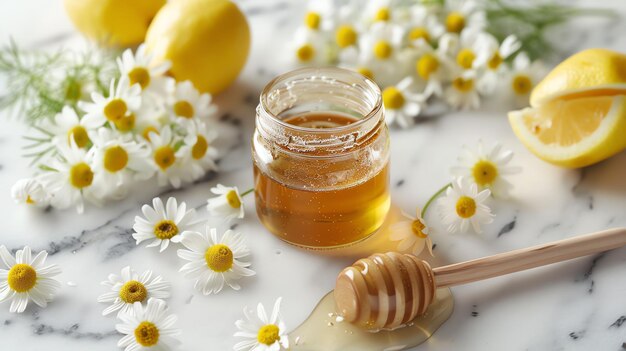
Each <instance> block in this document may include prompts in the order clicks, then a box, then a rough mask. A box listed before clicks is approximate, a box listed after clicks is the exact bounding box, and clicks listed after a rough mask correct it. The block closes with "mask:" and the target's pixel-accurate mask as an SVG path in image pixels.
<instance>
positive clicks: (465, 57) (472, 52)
mask: <svg viewBox="0 0 626 351" xmlns="http://www.w3.org/2000/svg"><path fill="white" fill-rule="evenodd" d="M488 35H489V34H486V33H484V32H482V31H480V30H476V29H474V28H466V29H464V30H463V31H462V32H461V34H460V35H456V34H451V33H446V34H445V35H444V36H445V38H444V39H443V40H446V39H447V40H448V42H449V49H448V52H450V53H451V54H453V55H454V60H455V62H456V64H457V66H458V67H459V68H460V69H461V70H470V69H473V70H477V69H479V68H482V66H483V65H485V64H486V60H477V59H476V58H478V57H483V56H487V55H488V51H489V47H487V46H485V45H483V44H482V43H483V42H484V41H485V40H487V39H486V37H487V36H488ZM455 37H456V38H458V39H456V38H455Z"/></svg>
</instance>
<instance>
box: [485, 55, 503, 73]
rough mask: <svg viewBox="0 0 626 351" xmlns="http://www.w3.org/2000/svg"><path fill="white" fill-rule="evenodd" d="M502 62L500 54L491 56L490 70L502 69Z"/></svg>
mask: <svg viewBox="0 0 626 351" xmlns="http://www.w3.org/2000/svg"><path fill="white" fill-rule="evenodd" d="M502 61H503V59H502V56H500V54H499V53H498V52H496V53H495V54H493V56H491V58H490V59H489V61H487V67H489V69H492V70H495V69H497V68H498V67H500V65H501V64H502Z"/></svg>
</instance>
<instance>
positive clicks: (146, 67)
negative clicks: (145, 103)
mask: <svg viewBox="0 0 626 351" xmlns="http://www.w3.org/2000/svg"><path fill="white" fill-rule="evenodd" d="M117 66H118V68H119V70H120V72H121V73H122V76H126V77H127V78H128V79H127V80H126V82H127V84H128V85H129V86H132V85H134V84H138V85H139V86H140V87H141V90H142V91H143V92H144V93H148V95H152V97H155V96H164V95H165V94H166V93H167V92H168V90H170V89H171V87H172V85H173V84H174V82H173V80H172V78H169V77H166V76H165V72H167V70H169V69H170V67H171V62H169V61H165V62H161V63H157V62H156V61H155V60H154V57H153V55H151V54H148V53H147V52H146V45H145V44H141V45H139V47H138V48H137V51H136V52H135V54H134V55H133V52H132V50H131V49H126V50H125V51H124V52H123V53H122V56H121V57H118V58H117Z"/></svg>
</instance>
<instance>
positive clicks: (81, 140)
mask: <svg viewBox="0 0 626 351" xmlns="http://www.w3.org/2000/svg"><path fill="white" fill-rule="evenodd" d="M70 137H72V138H74V142H75V143H76V146H78V147H80V148H83V147H85V146H87V144H88V143H89V135H87V130H86V129H85V127H83V126H75V127H74V128H72V129H70V131H69V132H68V133H67V141H68V143H69V141H70Z"/></svg>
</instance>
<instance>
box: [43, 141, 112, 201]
mask: <svg viewBox="0 0 626 351" xmlns="http://www.w3.org/2000/svg"><path fill="white" fill-rule="evenodd" d="M58 151H59V156H60V157H59V158H57V159H55V160H53V162H52V164H51V166H50V169H51V171H48V172H46V173H44V174H42V175H41V176H40V180H41V182H42V184H43V186H44V187H45V188H46V189H47V190H48V191H49V192H50V194H52V198H51V200H50V203H51V204H52V206H54V207H56V208H59V209H65V208H68V207H70V206H75V207H76V211H77V212H78V213H83V212H84V210H85V200H88V201H90V202H92V203H94V204H100V202H101V194H99V193H98V191H97V188H96V187H95V186H94V170H93V152H92V151H91V150H90V151H89V152H87V151H85V150H83V149H80V148H78V146H76V142H75V141H74V139H71V140H70V145H69V146H68V145H65V143H61V144H59V145H58Z"/></svg>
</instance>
